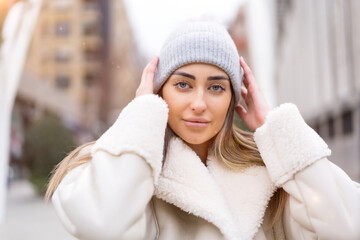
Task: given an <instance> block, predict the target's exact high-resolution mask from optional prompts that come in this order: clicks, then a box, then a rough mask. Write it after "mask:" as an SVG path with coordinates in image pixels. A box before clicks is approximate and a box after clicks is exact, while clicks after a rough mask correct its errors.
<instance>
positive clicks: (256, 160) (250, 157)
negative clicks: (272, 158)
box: [212, 98, 287, 228]
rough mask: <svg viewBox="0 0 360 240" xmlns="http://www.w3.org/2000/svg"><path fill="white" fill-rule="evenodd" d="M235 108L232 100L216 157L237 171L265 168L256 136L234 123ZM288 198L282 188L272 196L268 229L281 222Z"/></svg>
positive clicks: (215, 142)
mask: <svg viewBox="0 0 360 240" xmlns="http://www.w3.org/2000/svg"><path fill="white" fill-rule="evenodd" d="M234 108H235V101H234V98H232V100H231V103H230V106H229V111H228V112H227V116H226V119H225V122H224V126H223V127H222V129H221V130H220V132H219V133H218V135H217V136H216V139H215V140H214V143H213V145H212V150H213V151H214V154H215V157H216V158H217V159H220V160H222V161H223V162H224V163H225V165H227V166H228V167H229V168H231V169H233V170H236V171H238V170H244V169H246V168H248V167H251V166H265V164H264V161H263V159H262V158H261V156H260V152H259V150H258V148H257V145H256V143H255V141H254V134H253V133H252V132H248V131H245V130H242V129H240V128H238V127H237V126H236V125H235V124H234V123H233V118H234V111H233V109H234ZM286 198H287V194H286V192H285V191H284V190H283V189H282V188H279V189H277V191H276V192H275V193H274V195H273V196H272V198H271V200H270V202H269V205H268V210H269V211H270V223H269V225H268V227H270V228H271V227H273V226H274V224H275V223H276V222H277V221H280V220H281V219H280V218H281V216H282V213H283V209H284V206H285V202H286Z"/></svg>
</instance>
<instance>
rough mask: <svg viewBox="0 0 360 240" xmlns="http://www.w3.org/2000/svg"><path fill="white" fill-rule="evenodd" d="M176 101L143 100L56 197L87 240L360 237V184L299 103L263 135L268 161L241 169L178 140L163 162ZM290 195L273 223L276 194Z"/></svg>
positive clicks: (259, 136)
mask: <svg viewBox="0 0 360 240" xmlns="http://www.w3.org/2000/svg"><path fill="white" fill-rule="evenodd" d="M167 118H168V108H167V105H166V103H165V101H164V100H162V99H161V98H159V97H158V96H156V95H144V96H141V97H138V98H136V99H134V100H133V101H132V102H131V103H130V104H128V106H127V107H126V108H125V109H124V110H123V111H122V113H121V114H120V116H119V118H118V119H117V121H116V122H115V123H114V125H113V126H112V127H110V128H109V130H107V131H106V132H105V133H104V134H103V136H101V137H100V138H99V139H98V140H97V141H96V143H95V145H93V146H92V147H91V149H85V150H84V151H83V152H86V151H91V154H92V161H91V162H89V163H87V164H83V165H81V166H79V167H77V168H75V169H73V170H72V171H70V172H69V173H68V174H67V175H66V176H65V178H64V179H63V180H62V182H61V183H60V185H59V186H58V188H57V190H56V191H55V193H54V195H53V198H52V200H53V204H54V205H55V208H56V211H57V213H58V215H59V216H60V219H61V220H62V222H63V224H64V226H65V227H66V229H67V230H68V231H69V232H70V233H71V234H72V235H74V236H75V237H77V238H79V239H87V240H90V239H94V240H95V239H96V240H99V239H101V240H102V239H171V240H173V239H204V240H209V239H229V240H233V239H234V240H235V239H239V240H249V239H256V240H264V239H267V240H269V239H360V227H359V226H360V186H359V184H357V183H355V182H353V181H351V179H350V178H349V177H348V176H347V175H346V174H345V173H344V172H343V171H342V170H341V169H340V168H338V167H337V166H336V165H334V164H333V163H331V162H330V161H329V160H328V159H327V157H328V156H329V155H330V154H331V151H330V150H329V149H328V146H327V145H326V143H325V142H324V141H323V140H322V138H321V137H320V136H319V135H317V134H316V132H315V131H314V130H313V129H311V128H310V127H309V126H308V125H307V124H306V123H305V122H304V120H303V119H302V117H301V115H300V113H299V111H298V109H297V107H296V106H295V105H294V104H290V103H286V104H282V105H281V106H279V107H278V108H276V109H274V110H273V111H271V112H270V113H269V114H268V115H267V117H266V121H265V124H264V125H263V126H261V127H259V128H258V129H257V130H256V132H255V133H254V140H255V142H256V144H257V146H258V149H259V151H260V154H261V156H262V158H263V160H264V162H265V165H266V167H259V166H257V167H251V168H248V169H246V170H245V171H239V172H235V171H232V170H230V169H228V168H227V167H226V166H224V164H222V163H221V162H220V161H218V160H217V159H215V158H214V157H213V156H211V155H210V156H209V158H208V161H207V165H206V166H205V165H204V164H203V163H202V162H201V160H200V158H199V157H198V156H197V155H196V154H195V152H193V151H192V150H191V149H190V148H189V147H188V146H187V145H186V144H185V143H184V142H183V141H182V140H181V139H179V138H176V137H175V138H173V139H172V140H171V141H170V143H169V148H168V152H167V156H166V159H165V162H164V165H163V163H162V154H163V144H164V133H165V128H166V124H167ZM279 187H282V188H283V189H284V190H285V191H286V192H287V193H288V195H289V197H288V198H287V202H286V205H285V209H284V212H283V217H282V219H281V221H279V222H278V223H277V224H276V225H275V226H274V227H273V228H272V229H267V228H265V226H266V223H267V222H268V221H269V219H268V218H267V217H268V212H267V211H266V210H267V206H268V202H269V200H270V198H271V196H272V195H273V193H274V191H275V190H276V189H277V188H279Z"/></svg>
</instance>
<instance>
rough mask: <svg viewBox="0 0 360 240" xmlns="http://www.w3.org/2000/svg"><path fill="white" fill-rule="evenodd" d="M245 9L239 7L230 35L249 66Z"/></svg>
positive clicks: (230, 28) (231, 25)
mask: <svg viewBox="0 0 360 240" xmlns="http://www.w3.org/2000/svg"><path fill="white" fill-rule="evenodd" d="M245 14H246V13H245V7H244V6H243V5H242V6H240V7H239V10H238V11H237V14H236V16H235V19H234V20H233V21H232V22H231V24H230V27H229V29H228V30H229V33H230V35H231V38H232V39H233V40H234V43H235V45H236V48H237V50H238V53H239V56H242V57H243V58H244V59H245V60H246V61H247V62H249V64H250V63H251V59H250V55H249V44H248V37H247V36H248V34H247V33H248V31H247V29H246V15H245Z"/></svg>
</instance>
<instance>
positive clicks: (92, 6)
mask: <svg viewBox="0 0 360 240" xmlns="http://www.w3.org/2000/svg"><path fill="white" fill-rule="evenodd" d="M83 8H84V10H85V11H94V10H95V11H97V10H99V8H100V6H99V4H98V2H97V0H83Z"/></svg>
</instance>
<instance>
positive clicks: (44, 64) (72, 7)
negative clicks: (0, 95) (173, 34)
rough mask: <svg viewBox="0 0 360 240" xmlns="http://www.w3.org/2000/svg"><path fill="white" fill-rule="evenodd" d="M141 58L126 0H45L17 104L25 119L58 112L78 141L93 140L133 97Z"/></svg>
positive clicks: (30, 119)
mask: <svg viewBox="0 0 360 240" xmlns="http://www.w3.org/2000/svg"><path fill="white" fill-rule="evenodd" d="M138 60H139V57H138V55H137V52H136V50H135V46H134V45H133V40H132V34H131V30H130V27H129V23H128V20H127V17H126V11H125V8H124V6H123V3H122V1H120V0H116V1H115V0H113V1H101V0H44V1H43V6H42V9H41V13H40V16H39V19H38V22H37V26H36V29H35V31H34V36H33V38H32V43H31V45H30V48H29V52H28V58H27V62H26V64H25V68H24V72H23V77H22V80H21V82H20V85H19V90H18V95H17V99H16V106H15V108H21V109H22V111H20V112H21V113H22V115H23V118H24V119H25V122H26V121H27V122H29V121H32V120H33V119H36V118H37V117H38V116H41V115H42V114H43V113H45V112H50V113H54V114H56V115H58V116H60V117H61V118H62V119H63V120H64V122H65V123H66V125H67V126H68V127H69V128H70V129H72V130H73V131H74V132H75V133H76V134H77V136H78V141H79V143H82V142H86V141H90V140H93V139H95V138H97V137H98V136H99V135H100V134H102V133H103V132H104V131H105V130H106V128H108V127H109V125H111V124H112V123H113V121H114V119H115V117H116V116H117V115H118V113H119V112H120V111H121V109H122V108H123V107H124V106H125V105H126V103H127V102H129V101H130V100H131V99H132V98H133V97H134V93H135V89H136V84H137V83H138V82H139V80H138V79H139V77H138V76H139V69H138V68H137V66H139V64H136V62H137V61H138ZM17 112H18V111H17Z"/></svg>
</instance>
